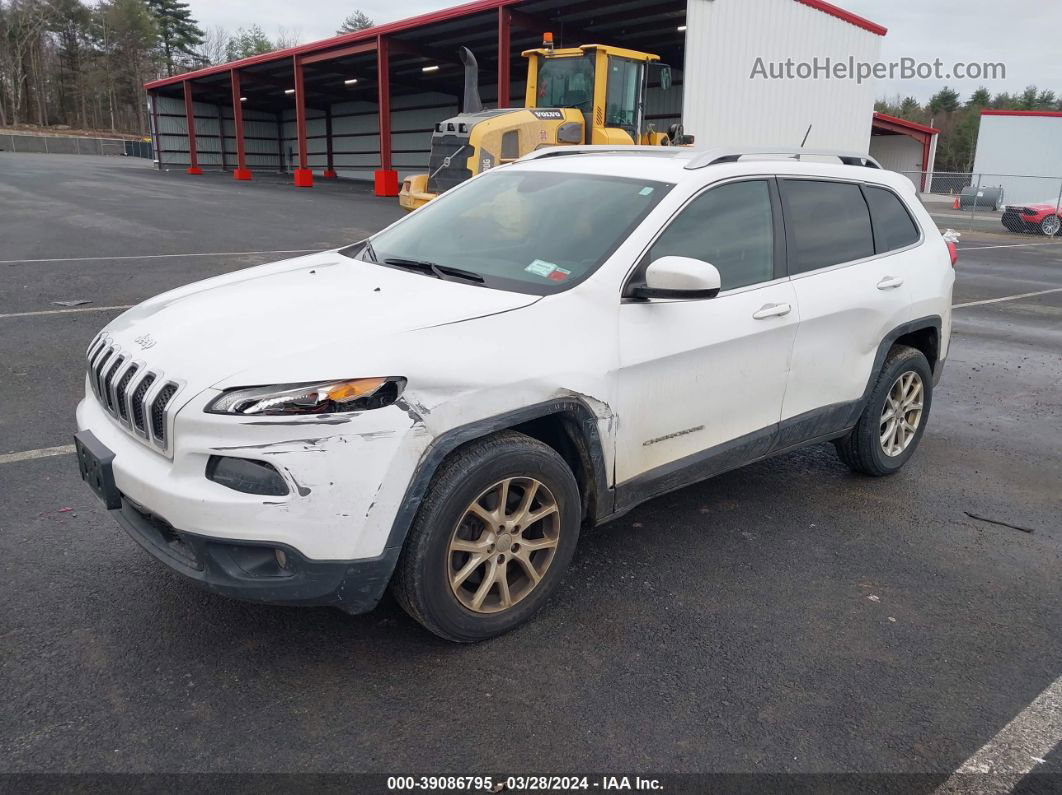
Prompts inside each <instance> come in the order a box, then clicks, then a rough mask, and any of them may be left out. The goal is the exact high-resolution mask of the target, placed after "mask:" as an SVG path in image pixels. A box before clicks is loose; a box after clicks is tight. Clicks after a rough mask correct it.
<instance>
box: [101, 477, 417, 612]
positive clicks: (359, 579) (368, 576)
mask: <svg viewBox="0 0 1062 795" xmlns="http://www.w3.org/2000/svg"><path fill="white" fill-rule="evenodd" d="M110 513H111V515H112V516H113V517H114V519H115V521H117V522H118V524H119V525H121V527H122V528H123V529H124V530H125V531H126V532H127V533H129V535H130V536H132V537H133V539H134V540H135V541H136V542H137V543H139V544H140V545H141V546H142V547H143V548H144V549H146V550H147V551H148V552H150V553H151V554H152V555H153V556H154V557H155V558H157V559H158V560H160V561H162V562H163V563H165V564H166V565H167V566H169V567H170V568H171V569H173V570H174V571H175V572H177V573H178V574H181V575H183V576H185V577H187V578H189V579H191V580H193V581H195V582H196V583H198V584H199V585H201V586H202V587H204V588H206V589H207V590H210V591H214V592H215V593H219V594H221V595H223V596H227V597H231V598H234V599H241V600H244V601H250V602H265V603H268V604H282V605H296V604H297V605H332V606H336V607H341V608H343V609H344V610H345V611H347V612H349V613H364V612H367V611H369V610H372V609H373V608H374V607H375V606H376V604H377V603H378V602H379V601H380V597H381V596H383V592H384V590H385V589H386V588H387V584H388V582H389V581H390V579H391V573H392V572H393V571H394V567H395V564H396V562H397V561H398V554H399V552H400V548H397V547H396V548H394V549H385V550H384V552H383V554H381V555H379V556H378V557H376V558H369V559H363V560H347V561H344V560H325V561H322V560H310V559H308V558H306V557H305V556H303V555H302V554H301V553H300V552H299V551H298V550H296V549H294V548H293V547H290V546H287V545H285V544H277V543H268V544H267V543H259V542H248V541H242V540H239V541H238V540H233V539H224V538H215V537H208V536H201V535H197V534H195V533H187V532H183V531H181V530H178V529H177V528H175V527H173V526H172V525H170V524H169V522H167V521H166V520H165V519H162V518H161V517H159V516H156V515H154V514H152V513H151V512H150V511H148V510H147V509H146V508H144V507H143V506H140V505H137V504H136V503H135V502H133V501H132V500H130V499H128V498H127V497H125V496H124V495H123V496H122V507H121V508H118V509H115V510H111V511H110ZM278 551H279V552H280V553H281V555H278V554H277V553H278Z"/></svg>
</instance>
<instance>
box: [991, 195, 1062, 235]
mask: <svg viewBox="0 0 1062 795" xmlns="http://www.w3.org/2000/svg"><path fill="white" fill-rule="evenodd" d="M1060 215H1062V212H1060V210H1059V207H1058V205H1056V204H1055V202H1050V203H1044V204H1023V205H1015V206H1008V207H1007V208H1006V210H1004V211H1003V226H1005V227H1007V229H1009V230H1010V231H1011V232H1040V233H1041V234H1044V235H1047V236H1048V237H1054V236H1055V235H1057V234H1058V233H1059V229H1062V218H1060V217H1059V216H1060Z"/></svg>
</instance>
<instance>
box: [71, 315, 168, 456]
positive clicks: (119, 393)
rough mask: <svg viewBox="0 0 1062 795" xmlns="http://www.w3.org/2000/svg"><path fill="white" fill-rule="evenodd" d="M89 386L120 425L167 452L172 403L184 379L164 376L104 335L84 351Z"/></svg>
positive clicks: (102, 405) (101, 404)
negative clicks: (181, 380) (171, 378)
mask: <svg viewBox="0 0 1062 795" xmlns="http://www.w3.org/2000/svg"><path fill="white" fill-rule="evenodd" d="M85 359H86V370H87V375H88V383H89V388H90V389H91V390H92V393H93V394H94V395H95V397H96V400H98V401H99V404H100V406H101V407H102V408H103V409H104V410H105V411H106V412H107V413H108V414H110V415H111V417H112V418H114V420H115V421H116V422H118V424H119V425H121V426H122V427H123V428H125V429H126V430H127V431H129V432H130V433H131V434H133V435H134V436H136V437H138V438H140V439H141V440H142V441H144V442H145V443H148V444H152V445H154V446H155V447H158V448H161V449H162V450H163V451H167V452H168V447H169V444H168V437H169V424H170V406H171V404H172V402H173V397H174V396H175V395H176V394H177V393H178V392H179V391H180V390H181V386H182V384H181V382H179V381H176V380H169V379H165V378H164V377H163V373H162V372H161V371H159V370H157V369H151V368H150V367H149V366H148V365H147V364H145V363H144V362H142V361H136V360H135V358H134V354H133V353H132V352H130V351H123V350H122V349H121V348H120V346H118V345H115V344H114V342H113V340H112V339H111V338H110V337H108V336H106V335H103V334H101V335H100V336H98V337H97V338H96V339H94V340H93V341H92V343H91V344H90V345H89V346H88V349H87V350H86V352H85Z"/></svg>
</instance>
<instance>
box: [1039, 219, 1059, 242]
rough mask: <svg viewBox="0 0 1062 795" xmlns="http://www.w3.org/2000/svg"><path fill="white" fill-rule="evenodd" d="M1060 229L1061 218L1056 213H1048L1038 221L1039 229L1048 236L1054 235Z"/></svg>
mask: <svg viewBox="0 0 1062 795" xmlns="http://www.w3.org/2000/svg"><path fill="white" fill-rule="evenodd" d="M1060 229H1062V219H1060V218H1059V217H1058V216H1057V215H1049V216H1047V217H1046V218H1045V219H1044V220H1042V221H1041V222H1040V231H1041V232H1042V233H1043V234H1045V235H1047V236H1048V237H1054V236H1055V235H1057V234H1058V232H1059V230H1060Z"/></svg>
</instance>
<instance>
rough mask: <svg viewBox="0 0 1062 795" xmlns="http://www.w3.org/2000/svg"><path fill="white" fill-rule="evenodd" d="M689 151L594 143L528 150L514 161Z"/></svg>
mask: <svg viewBox="0 0 1062 795" xmlns="http://www.w3.org/2000/svg"><path fill="white" fill-rule="evenodd" d="M680 151H689V150H683V149H680V148H679V147H670V146H623V145H608V144H596V145H587V146H548V147H545V148H543V149H536V150H535V151H533V152H528V153H527V154H526V155H524V156H523V157H521V158H519V160H516V161H514V162H517V163H519V162H523V161H526V160H539V159H541V158H543V157H561V156H563V155H593V154H626V153H628V152H636V153H639V154H645V153H651V154H657V155H661V154H671V155H674V154H675V153H676V152H680Z"/></svg>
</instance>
